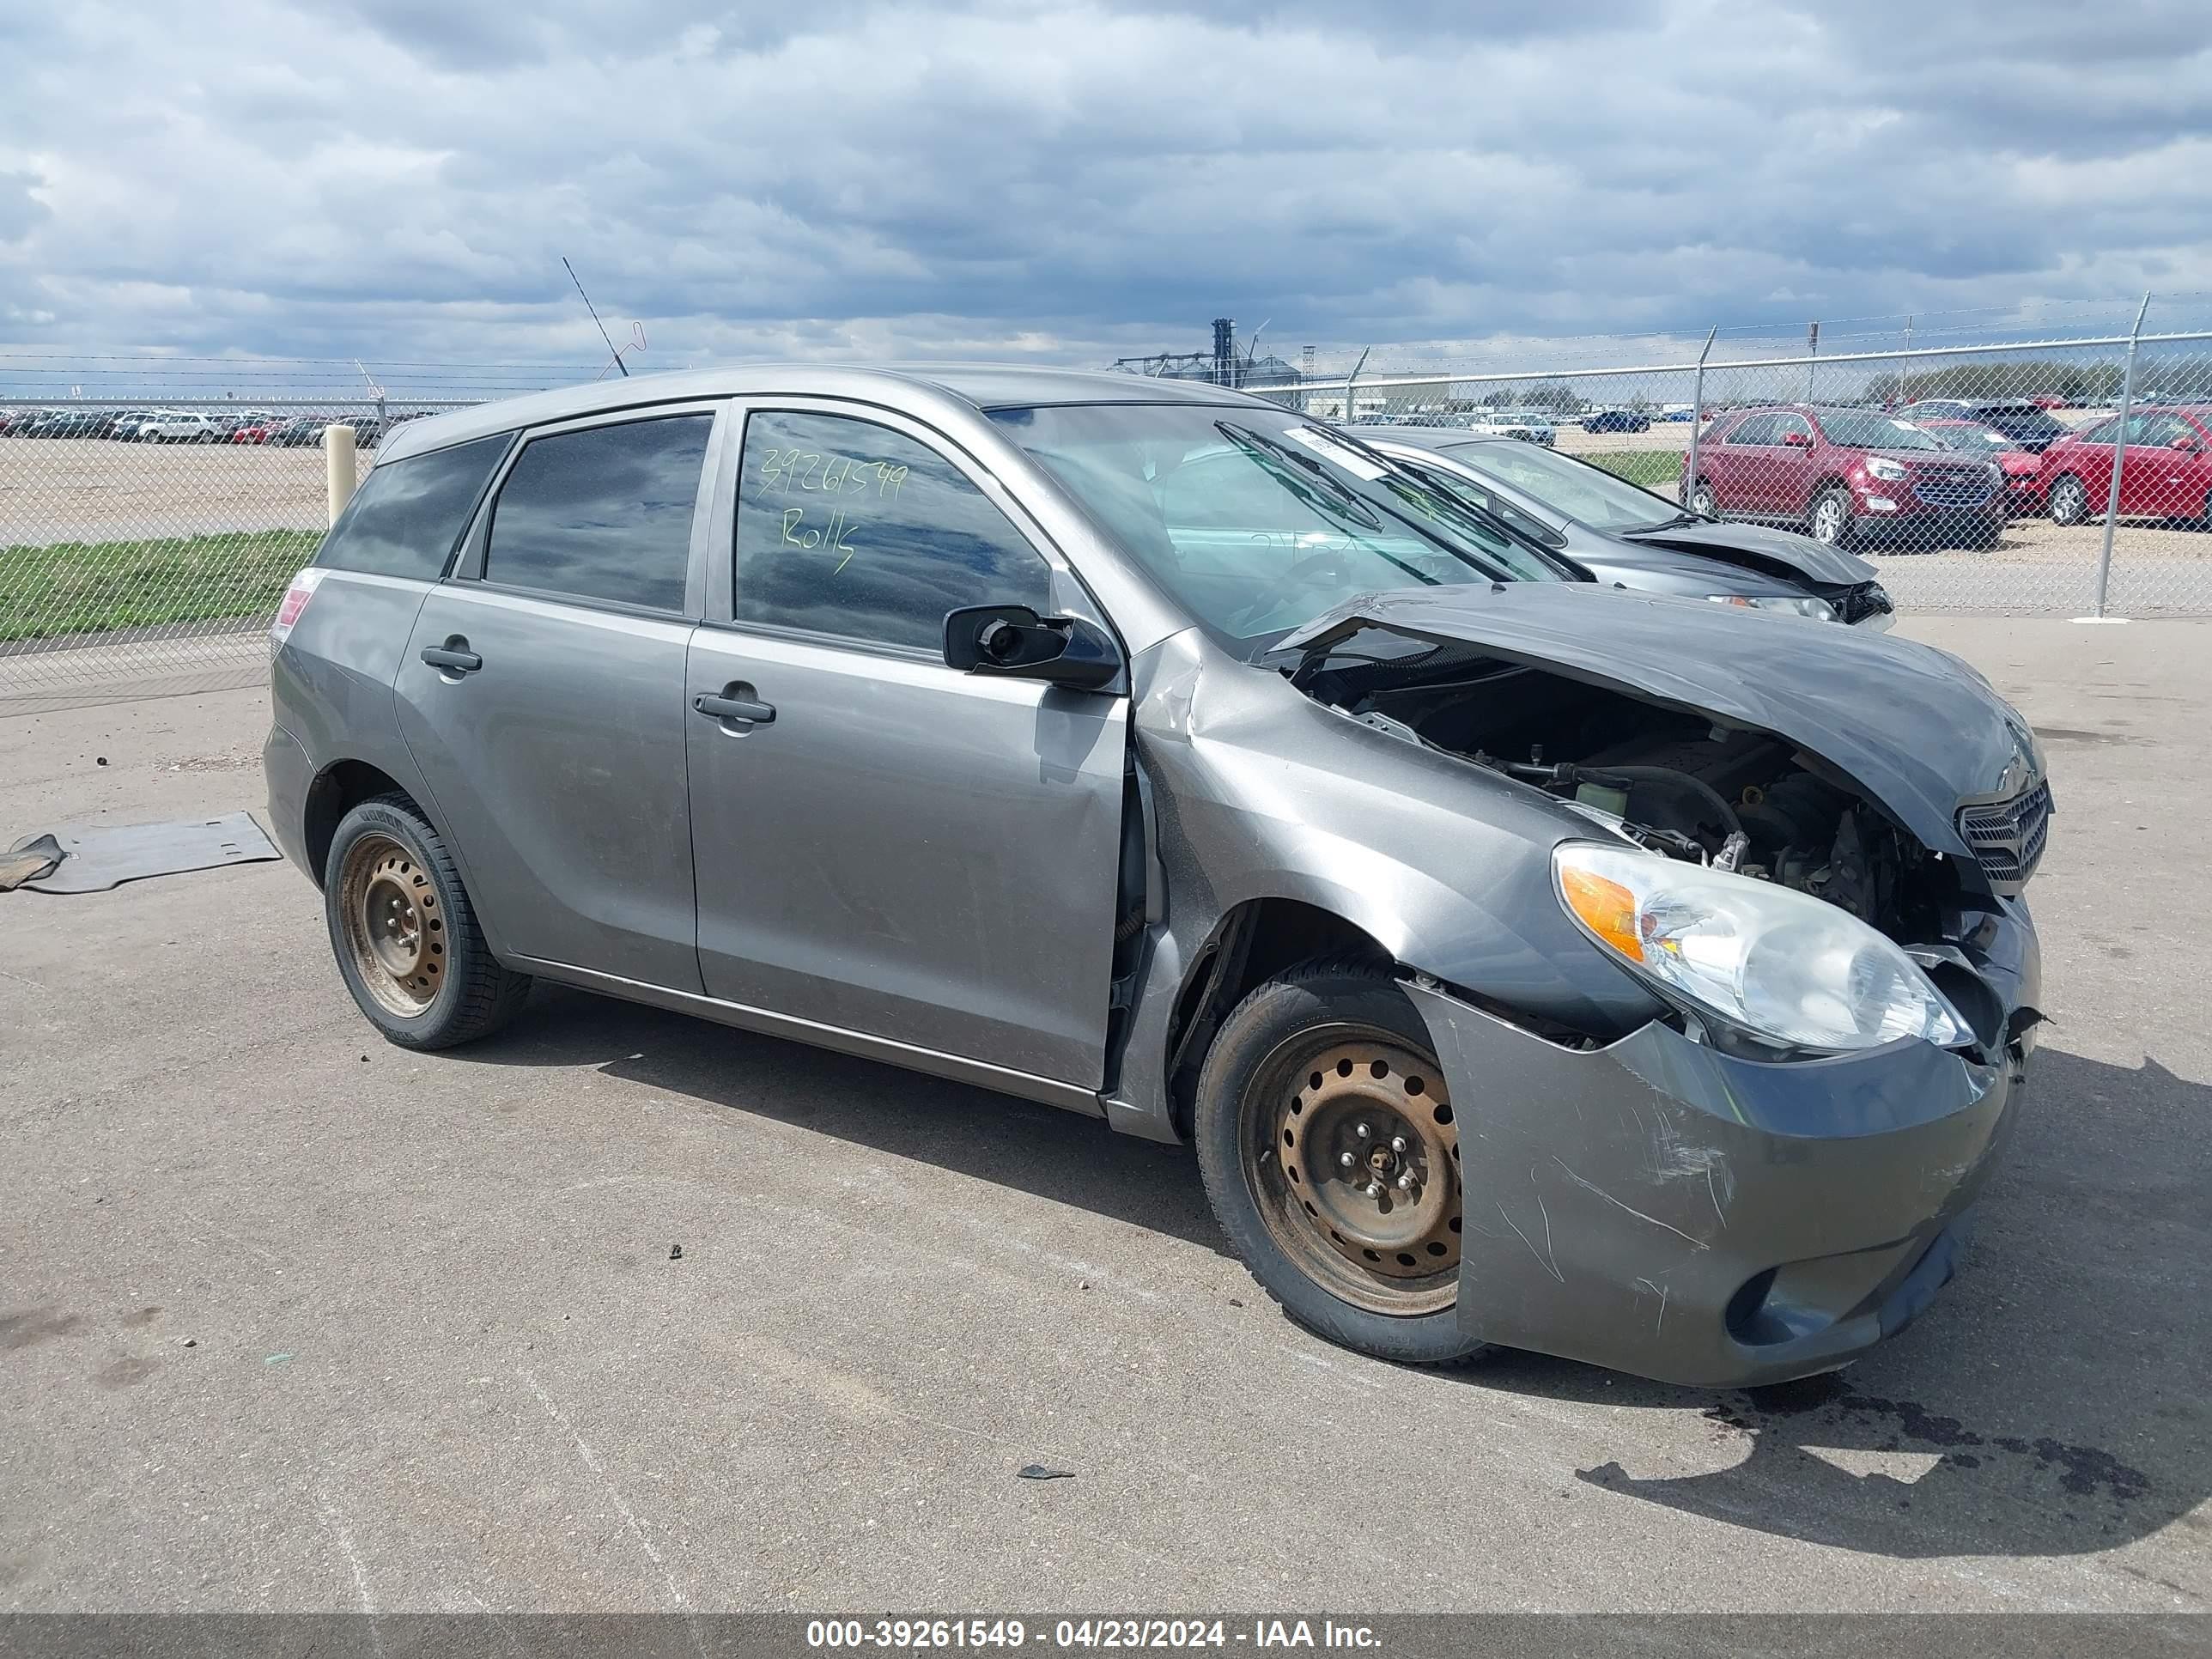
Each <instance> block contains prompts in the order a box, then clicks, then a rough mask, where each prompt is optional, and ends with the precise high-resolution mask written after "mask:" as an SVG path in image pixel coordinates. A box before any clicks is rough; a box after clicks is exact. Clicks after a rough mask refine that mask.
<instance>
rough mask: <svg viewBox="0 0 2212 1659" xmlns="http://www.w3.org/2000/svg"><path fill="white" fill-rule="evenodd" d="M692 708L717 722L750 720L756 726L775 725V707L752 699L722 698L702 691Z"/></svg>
mask: <svg viewBox="0 0 2212 1659" xmlns="http://www.w3.org/2000/svg"><path fill="white" fill-rule="evenodd" d="M691 706H692V707H693V708H696V709H697V710H698V711H699V712H700V713H701V714H711V715H713V716H714V718H715V719H716V720H750V721H751V722H752V723H753V724H754V725H755V726H773V725H774V724H775V704H774V703H772V702H754V701H753V700H752V699H751V698H750V697H720V696H714V694H713V693H711V692H706V691H702V692H701V693H700V694H699V695H698V696H696V697H694V698H692V699H691Z"/></svg>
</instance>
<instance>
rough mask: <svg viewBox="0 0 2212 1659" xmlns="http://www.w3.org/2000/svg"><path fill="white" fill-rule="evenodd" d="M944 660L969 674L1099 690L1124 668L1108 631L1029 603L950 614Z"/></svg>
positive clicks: (947, 615)
mask: <svg viewBox="0 0 2212 1659" xmlns="http://www.w3.org/2000/svg"><path fill="white" fill-rule="evenodd" d="M945 666H947V667H948V668H957V669H959V670H960V671H962V672H963V673H967V674H991V675H995V676H997V677H998V678H1001V679H1016V680H1045V681H1048V682H1049V683H1050V684H1054V685H1061V686H1066V687H1067V688H1068V689H1069V690H1077V691H1096V690H1099V689H1100V688H1101V687H1103V686H1107V685H1110V684H1113V683H1114V680H1115V677H1116V676H1117V675H1119V674H1120V673H1121V649H1120V647H1117V646H1116V645H1115V643H1114V641H1113V640H1112V638H1111V637H1109V635H1107V633H1106V631H1105V630H1104V629H1102V628H1099V627H1097V625H1096V624H1095V623H1087V622H1085V621H1084V620H1083V618H1082V617H1039V616H1038V615H1037V613H1036V611H1032V610H1030V608H1029V606H1027V605H968V606H965V607H964V608H963V609H961V610H958V611H948V612H946V613H945Z"/></svg>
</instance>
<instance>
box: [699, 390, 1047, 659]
mask: <svg viewBox="0 0 2212 1659" xmlns="http://www.w3.org/2000/svg"><path fill="white" fill-rule="evenodd" d="M736 550H737V557H736V567H737V568H736V571H735V573H734V575H735V580H736V584H737V589H736V592H735V595H734V596H733V603H732V616H733V617H735V618H736V620H737V621H738V622H739V623H763V624H766V625H769V626H771V627H776V628H794V629H804V630H805V631H807V632H809V633H815V634H831V635H838V636H840V637H842V638H845V639H851V640H858V641H865V642H866V643H868V644H872V645H887V646H894V647H902V648H904V649H909V650H915V651H927V652H928V653H931V654H932V655H935V654H936V653H939V652H941V651H942V650H943V649H944V647H945V612H947V611H957V610H959V609H960V608H961V607H963V605H1028V606H1029V607H1030V609H1032V610H1034V611H1039V612H1048V611H1050V609H1051V605H1052V569H1051V567H1050V566H1049V565H1048V564H1047V563H1046V562H1045V561H1044V559H1043V556H1042V555H1040V554H1039V553H1038V552H1037V550H1036V548H1035V547H1033V546H1032V545H1031V544H1030V540H1029V538H1027V537H1026V536H1024V534H1023V533H1022V532H1020V531H1019V530H1018V529H1016V528H1015V526H1014V524H1013V522H1012V520H1010V519H1008V518H1007V517H1006V514H1005V513H1001V512H1000V510H999V509H998V507H995V506H994V505H993V503H992V502H991V501H990V500H989V499H988V498H987V496H985V495H984V494H983V492H982V491H981V489H977V488H976V487H975V484H974V483H970V482H969V478H968V477H967V475H966V474H965V473H963V471H961V470H960V469H959V468H958V467H957V466H955V465H953V464H952V463H951V461H950V460H948V459H946V458H945V456H943V455H940V454H939V453H937V451H935V450H933V449H932V448H930V447H928V446H927V445H926V444H923V443H921V442H919V441H916V440H915V439H913V438H909V437H908V436H907V435H905V434H904V433H901V432H895V431H893V430H892V429H891V428H889V427H886V426H878V424H876V423H875V422H872V421H863V420H856V419H854V418H852V417H850V416H842V415H818V414H802V413H799V412H797V411H794V410H760V411H757V412H756V413H755V414H753V415H751V416H748V417H747V419H746V422H745V442H744V462H743V470H742V471H740V472H739V474H738V528H737V542H736Z"/></svg>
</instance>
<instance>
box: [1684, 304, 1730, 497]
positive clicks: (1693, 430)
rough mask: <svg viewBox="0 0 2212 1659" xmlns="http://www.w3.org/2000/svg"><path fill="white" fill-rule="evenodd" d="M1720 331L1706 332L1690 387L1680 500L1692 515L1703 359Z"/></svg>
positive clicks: (1702, 421)
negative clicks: (1688, 422) (1687, 432)
mask: <svg viewBox="0 0 2212 1659" xmlns="http://www.w3.org/2000/svg"><path fill="white" fill-rule="evenodd" d="M1720 331H1721V325H1719V324H1718V323H1715V324H1714V325H1712V327H1711V328H1710V329H1709V330H1707V331H1706V332H1705V346H1704V348H1703V349H1700V350H1699V353H1698V374H1697V378H1696V379H1695V380H1692V382H1691V386H1690V453H1689V457H1688V459H1686V460H1685V461H1684V462H1683V464H1682V496H1681V499H1682V505H1683V506H1684V507H1690V503H1691V502H1692V501H1695V500H1696V499H1697V496H1698V434H1699V432H1700V431H1702V430H1704V428H1705V359H1706V358H1707V357H1709V356H1711V355H1712V350H1713V336H1714V335H1716V334H1718V333H1719V332H1720ZM1690 510H1691V511H1692V513H1694V512H1696V511H1697V508H1696V507H1690Z"/></svg>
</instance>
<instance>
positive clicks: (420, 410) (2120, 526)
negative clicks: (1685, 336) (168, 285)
mask: <svg viewBox="0 0 2212 1659" xmlns="http://www.w3.org/2000/svg"><path fill="white" fill-rule="evenodd" d="M2130 311H2131V312H2133V313H2134V315H2133V318H2132V320H2130V318H2129V317H2128V316H2120V317H2118V319H2112V325H2109V326H2108V327H2107V328H2106V330H2105V331H2088V330H2076V331H2074V332H2072V333H2070V334H2059V333H2053V334H2051V335H2048V336H2046V337H2040V338H2027V339H2015V340H2009V341H2007V342H2005V343H1981V342H1978V341H1976V340H1974V339H1972V337H1971V332H1972V331H1970V330H1959V329H1953V330H1951V331H1948V332H1947V333H1946V334H1945V335H1944V336H1942V343H1925V342H1926V341H1927V340H1928V339H1929V337H1930V334H1926V333H1924V334H1923V336H1922V340H1923V343H1913V336H1914V331H1913V329H1912V327H1911V324H1910V323H1907V325H1906V326H1905V328H1904V330H1903V331H1901V334H1900V333H1899V332H1898V331H1893V330H1888V329H1885V330H1883V331H1868V330H1862V331H1858V332H1857V333H1856V334H1854V333H1852V332H1851V331H1848V330H1837V331H1832V332H1831V335H1830V339H1829V342H1828V344H1827V347H1826V349H1822V346H1821V343H1820V339H1819V337H1818V334H1817V331H1815V332H1814V334H1813V335H1812V337H1809V338H1808V339H1807V340H1805V341H1804V342H1803V343H1802V344H1801V343H1796V342H1793V343H1791V344H1790V346H1789V347H1786V348H1784V347H1782V346H1780V344H1779V343H1778V342H1775V341H1773V340H1771V339H1766V340H1750V341H1747V340H1743V339H1741V338H1739V339H1736V340H1735V341H1732V342H1730V343H1719V341H1718V331H1716V332H1715V336H1713V337H1708V338H1707V339H1706V340H1705V341H1704V342H1703V343H1697V342H1692V343H1688V344H1687V345H1686V346H1685V345H1684V344H1683V343H1681V342H1680V341H1667V340H1659V341H1651V342H1644V344H1646V345H1649V346H1652V347H1654V348H1656V349H1652V350H1650V352H1649V353H1648V355H1647V354H1639V355H1638V356H1635V357H1631V356H1629V355H1628V354H1627V353H1626V352H1622V353H1621V354H1620V356H1613V358H1612V359H1611V360H1610V361H1608V359H1607V356H1606V355H1605V351H1604V349H1603V347H1596V348H1592V349H1590V350H1589V355H1588V356H1579V357H1571V356H1567V355H1566V353H1565V351H1564V350H1559V351H1558V355H1557V356H1553V357H1551V358H1550V359H1549V361H1545V360H1543V359H1541V358H1537V359H1536V360H1535V361H1533V362H1532V361H1531V359H1532V358H1534V356H1535V353H1534V349H1531V350H1530V351H1529V352H1528V353H1526V354H1524V355H1523V356H1522V357H1521V359H1520V361H1518V362H1510V363H1502V362H1495V361H1492V362H1472V361H1469V360H1466V359H1460V360H1453V359H1451V358H1449V357H1448V356H1443V355H1442V354H1437V355H1436V356H1433V357H1432V359H1431V361H1427V362H1423V361H1421V356H1422V354H1420V353H1419V351H1417V350H1415V349H1407V350H1406V351H1404V352H1403V353H1402V354H1401V355H1400V356H1398V358H1397V366H1396V367H1394V368H1379V367H1378V368H1369V367H1368V366H1367V362H1366V357H1365V356H1361V357H1359V358H1358V359H1356V360H1355V359H1353V358H1352V356H1351V354H1349V353H1346V356H1345V362H1344V367H1343V368H1342V369H1340V370H1336V371H1334V372H1332V371H1331V370H1330V369H1327V368H1314V367H1311V366H1310V362H1309V366H1307V367H1305V368H1291V366H1290V365H1289V364H1287V363H1282V362H1279V361H1275V362H1273V368H1272V371H1271V372H1270V373H1268V374H1266V375H1264V376H1243V375H1240V379H1241V380H1242V383H1243V384H1244V385H1245V386H1246V387H1247V389H1249V390H1252V391H1255V392H1259V393H1260V394H1261V395H1262V396H1265V397H1268V398H1273V399H1275V400H1277V401H1280V402H1284V403H1286V404H1291V405H1292V406H1294V407H1297V408H1300V409H1302V410H1304V412H1306V413H1307V414H1309V415H1311V416H1315V417H1316V418H1319V419H1323V420H1328V421H1347V420H1348V421H1350V422H1353V423H1355V424H1359V423H1366V422H1417V423H1421V424H1427V425H1438V426H1449V427H1454V428H1462V429H1464V430H1466V431H1468V433H1469V434H1470V435H1480V436H1491V437H1500V438H1510V439H1515V440H1518V441H1524V442H1531V443H1541V444H1547V445H1550V446H1553V447H1556V448H1557V449H1559V451H1561V452H1563V453H1568V454H1572V455H1577V456H1580V457H1582V458H1583V459H1587V460H1589V461H1592V462H1594V463H1595V464H1596V465H1600V466H1603V467H1606V468H1607V469H1608V470H1610V471H1614V472H1617V473H1619V474H1620V475H1622V476H1623V477H1627V478H1629V479H1631V480H1632V481H1633V482H1635V483H1639V484H1643V485H1645V486H1647V487H1648V488H1650V489H1654V490H1656V491H1657V492H1659V493H1660V494H1662V495H1665V496H1667V497H1668V498H1669V499H1670V500H1673V501H1684V502H1688V503H1691V504H1693V505H1695V506H1696V507H1698V508H1699V510H1700V511H1705V512H1710V513H1716V514H1717V515H1719V516H1722V517H1724V518H1729V519H1741V520H1747V521H1751V522H1757V523H1763V524H1770V525H1775V526H1784V527H1786V528H1789V529H1792V530H1796V531H1800V532H1805V533H1808V534H1813V535H1815V536H1818V537H1820V538H1822V539H1824V540H1831V541H1836V542H1839V543H1841V544H1844V545H1845V546H1847V547H1850V548H1853V549H1855V550H1858V551H1860V552H1863V554H1865V555H1866V556H1868V557H1869V559H1871V560H1872V561H1873V562H1875V565H1876V566H1877V567H1878V568H1879V569H1880V571H1881V578H1882V580H1883V583H1884V585H1885V586H1887V587H1888V588H1889V590H1890V592H1891V593H1892V594H1893V597H1894V598H1895V600H1896V602H1897V605H1898V607H1899V611H1902V612H1905V613H1906V614H1910V613H1911V612H1913V611H1966V612H1975V613H1981V614H2044V615H2057V616H2086V615H2104V614H2112V615H2116V616H2127V617H2155V616H2166V615H2212V328H2207V327H2202V326H2199V327H2194V328H2191V327H2176V326H2170V325H2166V326H2161V325H2160V324H2161V323H2170V322H2171V321H2172V319H2161V318H2160V317H2157V316H2155V315H2153V314H2152V313H2149V312H2148V309H2147V308H2146V309H2142V310H2137V309H2136V308H2135V307H2130ZM2147 322H2148V324H2149V325H2148V326H2146V323H2147ZM1931 332H1932V331H1931ZM1611 344H1612V346H1613V348H1614V349H1615V350H1619V349H1620V346H1621V345H1622V343H1621V342H1619V341H1615V342H1612V343H1611ZM1839 344H1840V345H1843V346H1844V347H1846V348H1848V349H1837V348H1838V345H1839ZM1555 350H1556V348H1555ZM595 372H598V373H604V372H605V368H604V366H588V365H586V366H563V365H547V366H530V365H510V366H497V365H495V366H478V367H475V368H450V367H449V368H437V367H435V366H427V365H412V366H408V373H409V379H408V383H407V384H406V385H405V386H404V388H403V389H390V388H386V387H385V386H379V385H376V384H374V382H373V381H371V380H369V379H368V376H367V375H366V374H363V375H362V379H361V380H357V381H356V382H355V384H354V386H351V387H349V388H342V387H341V386H339V385H337V384H336V383H334V380H333V377H332V369H331V366H329V365H292V364H287V363H283V362H279V361H277V360H259V361H254V360H243V361H241V360H236V359H223V360H210V361H208V362H204V363H202V364H197V365H195V364H192V363H190V362H183V363H179V362H175V361H173V360H164V361H163V362H160V363H158V364H157V363H155V362H151V361H150V360H144V359H135V360H134V359H108V360H89V359H88V360H66V359H59V358H40V359H28V358H25V357H21V356H5V355H0V715H5V714H18V713H26V712H33V711H35V710H36V709H38V708H42V707H52V706H58V705H59V704H60V703H62V702H80V701H84V700H86V699H87V698H88V696H101V695H107V696H117V697H121V696H142V695H146V694H148V693H149V692H160V691H173V690H212V689H216V688H217V687H220V686H225V685H240V684H250V683H251V682H252V681H253V680H256V679H258V678H260V677H261V675H263V674H264V673H265V672H266V671H267V662H266V647H265V645H264V629H265V627H266V624H267V623H268V620H269V617H270V614H271V612H272V611H273V610H274V608H275V606H276V601H277V599H279V598H280V597H281V595H282V594H283V590H284V586H285V583H286V580H287V579H288V578H289V575H290V574H291V573H292V572H293V571H294V570H295V569H297V568H299V566H300V565H301V564H303V563H304V562H306V561H307V558H308V557H309V556H310V555H311V554H312V552H313V548H314V545H315V543H316V541H317V539H318V538H319V536H320V534H321V532H322V530H323V527H324V525H325V519H326V511H327V509H326V495H325V456H324V451H323V448H322V444H321V435H322V432H323V429H324V428H325V427H326V426H329V425H332V424H337V423H344V424H347V425H350V426H352V427H353V428H355V429H356V432H357V434H358V435H359V441H360V445H361V463H362V465H363V466H368V465H374V459H375V457H376V454H377V453H378V445H379V443H380V440H381V438H382V436H383V435H385V434H386V433H387V432H389V431H390V430H391V429H392V428H393V427H394V426H396V425H398V424H399V423H401V422H404V421H406V420H409V419H412V418H414V417H416V416H419V415H422V414H427V413H430V412H434V411H435V410H438V409H441V408H454V407H460V406H464V405H465V404H471V403H474V402H478V401H481V400H483V398H489V397H502V396H507V395H511V394H513V393H515V392H522V391H526V390H533V389H536V388H538V387H539V386H547V385H555V384H561V383H564V382H573V381H577V380H589V379H591V378H592V375H593V374H594V373H595ZM1209 377H1210V376H1209Z"/></svg>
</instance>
